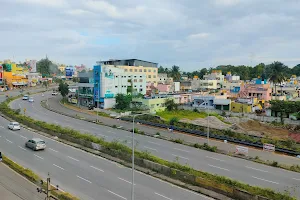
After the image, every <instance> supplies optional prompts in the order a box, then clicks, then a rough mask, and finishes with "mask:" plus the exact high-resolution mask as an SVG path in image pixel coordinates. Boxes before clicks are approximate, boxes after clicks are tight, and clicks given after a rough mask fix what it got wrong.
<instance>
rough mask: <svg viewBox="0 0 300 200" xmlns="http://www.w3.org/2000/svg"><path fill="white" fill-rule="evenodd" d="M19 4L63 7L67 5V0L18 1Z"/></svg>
mask: <svg viewBox="0 0 300 200" xmlns="http://www.w3.org/2000/svg"><path fill="white" fill-rule="evenodd" d="M16 1H17V2H19V3H28V4H37V5H42V6H52V7H61V6H65V5H66V4H67V3H66V1H65V0H16Z"/></svg>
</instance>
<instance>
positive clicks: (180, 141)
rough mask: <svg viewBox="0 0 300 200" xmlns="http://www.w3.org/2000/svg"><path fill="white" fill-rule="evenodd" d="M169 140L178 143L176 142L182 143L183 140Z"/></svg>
mask: <svg viewBox="0 0 300 200" xmlns="http://www.w3.org/2000/svg"><path fill="white" fill-rule="evenodd" d="M171 141H172V142H175V143H178V144H183V140H181V139H171Z"/></svg>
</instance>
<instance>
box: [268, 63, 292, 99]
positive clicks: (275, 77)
mask: <svg viewBox="0 0 300 200" xmlns="http://www.w3.org/2000/svg"><path fill="white" fill-rule="evenodd" d="M288 70H289V68H288V67H287V66H286V65H284V64H283V63H281V62H273V63H272V64H270V65H268V66H267V67H266V73H267V76H268V77H269V78H270V79H269V80H270V82H272V83H273V84H274V86H275V95H276V94H277V89H276V86H277V84H281V83H282V82H283V81H285V80H286V76H288V73H287V71H288Z"/></svg>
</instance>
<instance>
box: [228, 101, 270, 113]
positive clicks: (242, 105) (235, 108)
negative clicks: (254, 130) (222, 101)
mask: <svg viewBox="0 0 300 200" xmlns="http://www.w3.org/2000/svg"><path fill="white" fill-rule="evenodd" d="M239 101H243V102H231V111H232V112H240V113H252V112H255V110H261V109H262V105H263V104H264V103H265V101H264V100H263V101H261V100H258V99H257V98H249V99H240V100H239Z"/></svg>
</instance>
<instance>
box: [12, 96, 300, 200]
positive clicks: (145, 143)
mask: <svg viewBox="0 0 300 200" xmlns="http://www.w3.org/2000/svg"><path fill="white" fill-rule="evenodd" d="M41 99H42V97H41V96H40V95H37V96H35V100H36V102H35V103H33V104H30V103H28V102H26V101H22V100H17V101H14V102H13V103H12V105H11V106H12V107H17V106H18V105H19V104H20V105H21V106H22V107H26V108H27V111H26V112H27V114H28V115H30V116H32V117H33V118H35V119H39V120H43V121H47V122H54V123H57V124H60V125H62V126H68V127H71V128H74V129H77V130H80V131H81V132H87V133H90V134H94V135H97V136H99V137H104V138H105V139H106V140H107V141H113V140H119V141H120V142H124V143H125V142H126V144H127V145H129V146H131V143H130V141H131V134H130V133H129V132H127V131H123V130H118V129H113V128H110V127H106V126H99V125H96V124H93V123H88V122H85V121H82V120H78V119H73V118H69V117H66V116H62V115H59V114H57V113H53V112H51V111H48V110H47V109H44V108H43V107H41V106H40V104H39V101H40V100H41ZM136 141H137V146H136V147H137V148H138V149H140V150H147V151H149V152H151V153H152V154H154V155H157V156H159V157H161V158H164V159H167V160H170V161H174V160H178V162H180V163H182V164H186V163H188V164H189V165H190V166H192V167H194V168H196V169H200V170H203V171H207V172H210V173H216V174H219V175H223V176H227V177H230V178H233V179H236V180H240V181H242V182H245V183H248V184H251V185H258V186H263V187H269V188H273V189H275V190H277V189H278V190H280V191H283V190H286V189H288V190H290V191H292V192H294V188H295V187H298V186H299V184H300V181H299V180H300V174H299V173H295V172H290V171H285V170H282V169H278V168H273V167H269V166H265V165H261V164H258V163H254V162H250V161H246V160H243V159H238V158H232V157H228V156H225V155H220V154H216V153H212V152H207V151H203V150H199V149H195V148H192V147H188V146H184V145H180V144H175V143H172V142H168V141H164V140H160V139H156V138H151V137H146V136H142V135H136ZM299 193H300V192H299V190H296V191H295V194H296V195H297V196H300V194H299Z"/></svg>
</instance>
